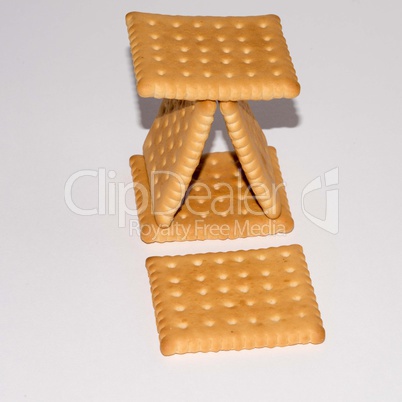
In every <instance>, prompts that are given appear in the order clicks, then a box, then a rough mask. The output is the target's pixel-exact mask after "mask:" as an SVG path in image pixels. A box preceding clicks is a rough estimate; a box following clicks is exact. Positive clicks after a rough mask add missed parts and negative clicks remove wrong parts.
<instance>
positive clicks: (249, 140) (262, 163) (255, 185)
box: [220, 101, 281, 219]
mask: <svg viewBox="0 0 402 402" xmlns="http://www.w3.org/2000/svg"><path fill="white" fill-rule="evenodd" d="M220 110H221V112H222V115H223V118H224V120H225V123H226V127H227V130H228V133H229V136H230V138H231V140H232V143H233V147H234V149H235V151H236V154H237V156H238V158H239V161H240V163H241V166H242V168H243V170H244V173H245V174H246V176H247V179H248V182H249V183H250V186H251V188H252V189H253V192H254V194H255V196H256V198H257V201H258V203H259V204H260V205H261V208H262V209H263V211H264V213H265V214H266V215H267V216H268V218H271V219H276V218H278V216H279V215H280V214H281V200H280V197H279V194H278V191H277V190H278V188H277V187H278V186H277V184H280V183H276V182H275V174H274V167H273V164H272V161H271V157H270V154H269V152H268V144H267V140H266V138H265V135H264V133H263V131H262V130H261V127H260V126H259V124H258V123H257V120H256V119H255V117H254V114H253V112H252V111H251V109H250V106H249V104H248V103H247V102H246V101H239V102H220Z"/></svg>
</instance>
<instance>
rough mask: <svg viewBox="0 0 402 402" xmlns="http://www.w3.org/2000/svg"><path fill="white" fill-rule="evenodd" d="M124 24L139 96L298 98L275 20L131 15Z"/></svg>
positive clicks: (279, 30)
mask: <svg viewBox="0 0 402 402" xmlns="http://www.w3.org/2000/svg"><path fill="white" fill-rule="evenodd" d="M126 23H127V28H128V33H129V38H130V44H131V52H132V57H133V63H134V71H135V76H136V79H137V90H138V93H139V95H140V96H143V97H154V98H169V99H186V100H205V99H214V100H223V101H229V100H270V99H273V98H294V97H295V96H297V95H298V94H299V91H300V86H299V83H298V81H297V77H296V74H295V70H294V67H293V64H292V60H291V58H290V55H289V51H288V48H287V45H286V41H285V38H284V36H283V33H282V27H281V23H280V19H279V17H277V16H276V15H262V16H253V17H203V16H196V17H189V16H171V15H160V14H149V13H139V12H132V13H129V14H127V16H126Z"/></svg>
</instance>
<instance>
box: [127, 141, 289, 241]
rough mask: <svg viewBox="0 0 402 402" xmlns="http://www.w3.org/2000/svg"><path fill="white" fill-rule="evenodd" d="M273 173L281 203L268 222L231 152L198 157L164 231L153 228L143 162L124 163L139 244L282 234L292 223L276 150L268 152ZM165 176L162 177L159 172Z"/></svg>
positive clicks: (135, 158)
mask: <svg viewBox="0 0 402 402" xmlns="http://www.w3.org/2000/svg"><path fill="white" fill-rule="evenodd" d="M268 149H269V153H270V156H271V159H272V163H273V166H274V172H275V181H276V183H280V184H279V185H278V187H277V188H276V189H273V191H277V194H278V196H279V197H280V200H281V204H282V212H281V215H280V216H279V217H278V218H277V219H269V218H267V217H266V215H265V214H264V212H263V211H262V209H261V207H260V205H259V204H258V202H257V201H256V199H255V196H254V195H253V193H252V190H251V189H250V186H249V184H248V182H247V178H246V177H245V175H244V173H243V171H242V170H241V165H240V163H239V160H238V159H237V156H236V154H235V153H233V152H217V153H211V154H206V155H203V157H202V158H201V161H200V164H199V166H198V168H197V169H196V171H195V173H194V176H193V179H192V182H191V183H190V186H189V189H188V191H187V193H186V196H185V198H184V200H183V204H182V206H181V207H180V209H179V210H178V212H177V213H176V215H175V217H174V219H173V222H172V224H171V225H170V226H169V227H168V228H163V227H160V226H158V225H157V223H156V221H155V217H154V214H153V211H152V197H153V194H152V192H151V190H150V185H149V181H148V176H147V172H146V168H145V162H144V158H143V156H141V155H135V156H132V157H131V158H130V166H131V169H132V176H133V181H134V190H135V198H136V203H137V211H138V218H139V232H140V236H141V239H142V240H143V241H144V242H145V243H153V242H167V241H185V240H207V239H208V240H211V239H220V240H224V239H236V238H241V237H252V236H265V235H270V234H277V233H288V232H290V231H292V230H293V226H294V223H293V219H292V216H291V213H290V209H289V204H288V200H287V196H286V191H285V187H284V185H283V179H282V175H281V172H280V169H279V164H278V159H277V156H276V150H275V148H273V147H268ZM163 174H166V172H163Z"/></svg>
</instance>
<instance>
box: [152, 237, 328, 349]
mask: <svg viewBox="0 0 402 402" xmlns="http://www.w3.org/2000/svg"><path fill="white" fill-rule="evenodd" d="M146 267H147V270H148V274H149V279H150V284H151V292H152V301H153V306H154V309H155V317H156V325H157V330H158V333H159V340H160V348H161V352H162V353H163V354H164V355H172V354H176V353H177V354H181V353H188V352H211V351H213V352H217V351H220V350H241V349H253V348H262V347H270V348H271V347H275V346H288V345H294V344H306V343H314V344H317V343H321V342H323V341H324V338H325V332H324V328H323V325H322V320H321V317H320V312H319V310H318V305H317V302H316V298H315V294H314V289H313V287H312V285H311V280H310V276H309V271H308V269H307V264H306V261H305V257H304V255H303V250H302V248H301V246H299V245H291V246H283V247H277V248H269V249H259V250H248V251H232V252H219V253H207V254H193V255H183V256H165V257H150V258H148V259H147V260H146Z"/></svg>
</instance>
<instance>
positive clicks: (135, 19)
mask: <svg viewBox="0 0 402 402" xmlns="http://www.w3.org/2000/svg"><path fill="white" fill-rule="evenodd" d="M126 22H127V27H128V33H129V38H130V44H131V51H132V57H133V64H134V72H135V76H136V81H137V91H138V93H139V95H140V96H143V97H154V98H158V99H161V106H160V109H159V112H158V114H157V116H156V118H155V120H154V122H153V124H152V127H151V129H150V131H149V133H148V135H147V137H146V139H145V142H144V146H143V155H135V156H132V157H131V159H130V166H131V169H132V176H133V181H134V190H135V198H136V203H137V210H138V217H139V223H140V229H141V238H142V240H143V241H144V242H146V243H152V242H169V241H188V240H206V239H209V240H211V239H221V240H223V239H235V238H240V237H249V236H263V235H274V234H277V233H288V232H290V231H291V230H292V229H293V226H294V222H293V219H292V216H291V213H290V208H289V204H288V200H287V196H286V191H285V187H284V185H283V179H282V175H281V171H280V168H279V164H278V159H277V155H276V151H275V149H274V148H273V147H270V146H268V144H267V140H266V137H265V135H264V133H263V131H262V129H261V127H260V126H259V124H258V122H257V120H256V118H255V116H254V115H253V113H252V110H251V108H250V106H249V104H248V102H247V101H249V100H265V101H269V100H271V99H275V98H293V97H295V96H297V95H298V94H299V91H300V86H299V84H298V81H297V77H296V74H295V70H294V67H293V64H292V60H291V58H290V55H289V51H288V48H287V45H286V41H285V39H284V37H283V33H282V27H281V24H280V20H279V18H278V17H277V16H275V15H263V16H253V17H211V16H210V17H201V16H196V17H189V16H169V15H160V14H149V13H140V12H132V13H129V14H127V16H126ZM218 103H219V109H220V111H221V113H222V115H223V118H224V121H225V124H226V128H227V132H228V135H229V137H230V139H231V141H232V144H233V148H234V152H217V153H210V154H203V150H204V147H205V143H206V140H207V138H208V135H209V133H210V129H211V125H212V122H213V120H214V115H215V112H216V108H217V104H218ZM146 267H147V269H148V273H149V278H150V283H151V291H152V299H153V304H154V309H155V316H156V323H157V329H158V333H159V339H160V345H161V351H162V353H163V354H164V355H172V354H176V353H187V352H208V351H220V350H230V349H235V350H240V349H251V348H258V347H274V346H286V345H292V344H297V343H321V342H323V340H324V337H325V332H324V328H323V325H322V320H321V318H320V312H319V310H318V306H317V303H316V300H315V295H314V290H313V288H312V286H311V281H310V276H309V272H308V269H307V265H306V262H305V258H304V255H303V251H302V248H301V246H299V245H290V246H282V247H277V248H268V249H259V250H248V251H236V252H220V253H205V254H193V255H182V256H164V257H150V258H148V259H147V261H146Z"/></svg>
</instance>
